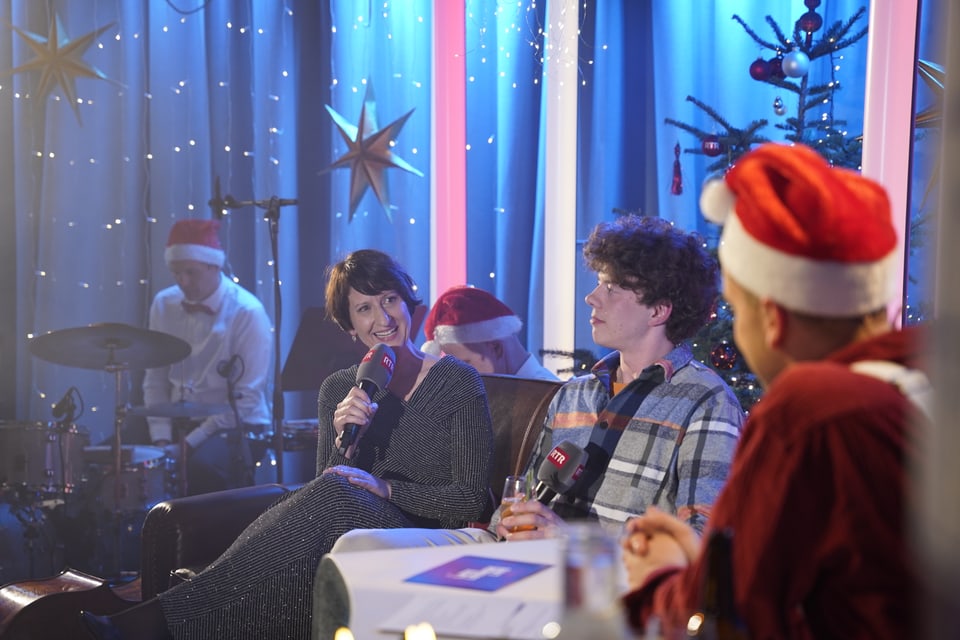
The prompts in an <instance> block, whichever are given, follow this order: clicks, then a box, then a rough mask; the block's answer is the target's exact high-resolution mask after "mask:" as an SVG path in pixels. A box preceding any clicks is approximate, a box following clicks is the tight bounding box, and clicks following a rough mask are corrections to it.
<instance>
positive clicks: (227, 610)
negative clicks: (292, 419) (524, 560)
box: [158, 357, 493, 639]
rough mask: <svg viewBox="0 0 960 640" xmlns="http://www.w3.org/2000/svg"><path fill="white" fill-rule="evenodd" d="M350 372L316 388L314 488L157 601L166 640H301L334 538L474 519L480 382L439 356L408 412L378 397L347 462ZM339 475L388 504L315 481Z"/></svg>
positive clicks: (481, 427)
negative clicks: (381, 487)
mask: <svg viewBox="0 0 960 640" xmlns="http://www.w3.org/2000/svg"><path fill="white" fill-rule="evenodd" d="M356 369H357V368H356V367H352V368H350V369H344V370H342V371H338V372H337V373H334V374H332V375H331V376H330V377H329V378H327V379H326V380H325V381H324V382H323V384H322V385H321V387H320V394H319V400H318V414H319V432H320V435H319V441H318V449H317V452H318V453H317V469H318V475H317V477H316V478H315V479H314V480H312V481H311V482H309V483H307V484H305V485H304V486H303V487H301V488H300V489H298V490H296V491H293V492H291V493H289V494H287V495H285V496H284V497H283V498H281V499H280V500H278V502H277V503H276V504H274V505H273V506H272V507H271V508H270V509H268V510H267V511H266V512H264V513H263V514H262V515H261V516H260V517H259V518H257V519H256V520H255V521H254V522H253V523H252V524H251V525H250V526H249V527H247V529H246V530H245V531H244V532H243V533H242V534H241V535H240V536H239V537H238V538H237V539H236V541H234V543H233V544H232V545H231V546H230V548H229V549H227V551H225V552H224V553H223V555H221V556H220V557H219V558H218V559H217V560H216V561H215V562H214V563H213V564H211V565H210V566H209V567H208V568H207V569H206V570H204V571H203V572H201V573H200V574H199V575H197V576H196V577H195V578H193V579H192V580H190V581H189V582H186V583H183V584H181V585H178V586H176V587H173V588H172V589H170V590H168V591H166V592H164V593H162V594H160V595H159V596H158V597H159V599H160V602H161V606H162V608H163V613H164V616H165V617H166V619H167V626H168V628H169V629H170V632H171V633H172V634H173V635H174V637H176V638H178V639H180V638H196V639H200V638H203V639H207V638H233V639H241V638H257V639H260V638H271V639H278V638H291V639H293V638H304V639H307V638H309V637H310V617H311V600H312V597H313V577H314V573H315V572H316V569H317V564H318V563H319V561H320V558H321V557H322V556H323V554H325V553H326V552H327V551H329V550H330V547H331V546H333V543H334V542H335V541H336V539H337V538H338V537H339V536H341V535H343V534H344V533H345V532H347V531H349V530H351V529H358V528H396V527H437V528H456V527H460V526H464V524H465V523H466V522H468V521H471V520H476V519H479V518H480V517H481V516H482V513H483V510H484V508H485V506H486V500H487V496H488V491H487V485H488V479H489V473H490V465H491V455H492V451H493V431H492V427H491V424H490V412H489V409H488V407H487V402H486V394H485V392H484V387H483V382H482V381H481V379H480V376H479V375H478V374H477V373H476V371H474V370H473V369H472V368H470V367H468V366H466V365H464V364H462V363H461V362H459V361H458V360H456V359H454V358H451V357H445V358H443V359H441V360H440V361H439V362H437V363H436V364H434V365H433V367H431V368H430V370H429V371H428V372H427V375H426V376H425V377H424V379H423V380H422V381H421V382H420V385H419V386H418V387H417V388H416V389H415V390H414V392H413V395H412V396H411V397H410V400H409V401H404V400H401V399H399V398H397V397H395V396H393V395H392V394H390V393H387V392H385V391H383V390H381V391H379V392H378V393H377V394H376V395H375V396H374V398H373V400H374V401H375V402H377V403H378V404H379V409H378V411H377V413H376V415H375V416H374V419H373V422H372V423H371V425H370V427H369V429H368V430H367V432H366V434H365V435H364V437H363V439H362V440H361V441H360V450H359V453H358V455H357V456H356V457H355V458H354V459H353V460H347V459H346V458H344V457H343V456H341V455H340V454H339V453H338V452H337V450H336V445H335V444H334V437H335V435H336V434H335V431H334V428H333V412H334V409H335V408H336V405H337V403H339V402H340V401H341V400H342V399H343V398H344V397H345V396H346V395H347V393H348V392H349V390H350V387H351V386H353V384H354V382H355V379H356ZM340 464H348V465H353V466H356V467H358V468H361V469H365V470H367V471H369V472H370V473H371V474H373V475H374V476H377V477H379V478H382V479H384V480H388V481H390V485H391V498H390V500H385V499H383V498H380V497H378V496H376V495H374V494H372V493H370V492H368V491H366V490H365V489H362V488H358V487H355V486H353V485H350V484H349V483H348V482H347V481H346V479H345V478H342V477H341V476H337V475H333V474H329V475H326V476H321V475H319V472H320V471H322V470H323V469H326V468H328V467H331V466H335V465H340Z"/></svg>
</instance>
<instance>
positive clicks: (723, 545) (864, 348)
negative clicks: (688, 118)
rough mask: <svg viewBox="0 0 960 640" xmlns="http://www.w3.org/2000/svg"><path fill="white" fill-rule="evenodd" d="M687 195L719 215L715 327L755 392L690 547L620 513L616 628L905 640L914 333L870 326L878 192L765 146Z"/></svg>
mask: <svg viewBox="0 0 960 640" xmlns="http://www.w3.org/2000/svg"><path fill="white" fill-rule="evenodd" d="M700 203H701V208H702V209H703V211H704V213H705V215H706V216H707V217H708V218H709V219H711V220H713V221H715V222H718V223H721V224H723V225H724V227H723V235H722V237H721V239H720V248H719V257H720V263H721V267H722V270H723V281H724V284H723V286H724V296H725V297H726V299H727V301H728V302H729V303H730V306H731V307H732V309H733V317H734V320H733V335H734V339H735V340H736V342H737V346H738V347H739V349H740V351H741V353H742V354H743V356H744V358H746V361H747V363H748V364H749V365H750V367H751V369H753V371H754V373H755V374H756V375H757V377H758V378H759V379H760V381H761V382H762V383H763V385H764V387H765V394H764V397H763V399H762V400H761V401H760V403H759V404H758V405H757V406H756V407H755V408H754V410H753V411H752V412H751V414H750V416H749V418H748V420H747V423H746V425H745V426H744V430H743V438H742V439H741V442H740V446H739V448H738V450H737V454H736V457H735V458H734V461H733V469H732V470H731V473H730V478H729V480H728V482H727V485H726V487H725V488H724V490H723V491H722V493H721V494H720V497H719V498H718V499H717V502H716V504H715V505H714V508H713V514H712V515H711V518H710V521H709V525H708V531H707V532H706V533H705V539H706V540H707V543H706V544H705V545H701V541H700V538H699V536H698V535H696V534H695V533H694V532H693V531H692V530H691V529H690V528H689V527H687V526H686V525H685V524H684V523H682V522H680V521H679V520H677V519H676V518H674V517H672V516H669V515H667V514H665V513H663V512H658V511H655V510H652V509H651V510H648V511H647V513H646V514H644V515H643V516H641V517H639V518H636V519H633V520H631V521H630V522H629V523H628V525H627V531H628V534H629V535H628V537H627V538H625V540H624V560H625V564H626V567H627V571H628V574H629V576H630V583H631V585H632V586H633V587H634V588H635V591H633V592H632V593H631V594H630V595H628V596H627V598H626V603H627V605H628V608H629V611H630V616H631V620H632V621H633V622H634V624H635V625H636V626H637V627H643V626H644V625H648V623H649V621H650V620H651V619H653V618H658V619H659V624H660V625H661V628H662V627H663V625H666V626H667V627H669V628H668V629H667V630H666V634H665V635H666V636H667V637H674V636H673V635H670V634H671V633H672V632H678V633H683V632H685V631H686V630H687V627H688V623H690V622H693V623H696V624H698V625H700V624H705V625H716V626H718V627H723V628H724V629H725V630H726V631H727V632H729V633H731V634H740V635H728V636H725V637H731V638H732V637H747V636H749V637H751V638H890V639H891V640H892V639H894V638H912V637H917V633H919V627H918V626H917V622H918V621H917V618H916V615H915V614H916V604H917V603H916V601H915V599H916V598H917V597H918V596H917V594H918V580H917V575H916V571H917V563H916V562H915V561H914V560H913V559H911V554H910V552H909V544H908V534H909V532H908V530H907V521H908V518H907V516H908V514H907V511H908V502H907V500H908V497H907V482H908V469H909V467H910V465H911V464H912V463H914V462H916V460H915V459H914V458H913V456H914V454H915V450H914V444H913V442H914V435H915V434H914V433H913V431H914V429H913V427H914V426H915V425H916V424H923V422H920V423H916V422H915V418H920V419H921V420H922V421H923V420H925V418H924V417H923V415H924V414H925V411H926V407H927V406H928V403H929V397H930V393H931V390H930V385H929V382H928V381H927V378H926V376H925V374H924V373H922V372H921V371H920V370H919V369H918V367H919V366H920V364H919V362H918V360H919V355H920V354H919V347H920V345H921V343H922V341H921V339H920V336H918V334H917V333H916V329H913V330H911V329H907V330H903V331H897V330H894V329H892V328H891V326H890V324H889V322H888V320H887V317H888V314H887V306H888V304H889V303H890V302H891V301H892V293H893V291H894V288H893V287H892V285H894V284H895V280H894V277H895V276H896V266H897V260H898V253H899V252H898V240H897V233H896V230H895V229H894V226H893V222H892V219H891V213H890V203H889V200H888V198H887V194H886V192H885V191H884V189H883V188H882V187H881V186H880V185H879V184H877V183H876V182H874V181H872V180H869V179H867V178H864V177H863V176H861V175H859V174H858V173H855V172H853V171H849V170H845V169H837V168H832V167H830V166H829V165H828V164H827V162H826V161H825V160H824V159H823V158H822V157H821V156H819V155H818V154H817V153H816V152H814V151H813V150H812V149H810V148H807V147H804V146H801V145H796V146H787V145H780V144H767V145H763V146H761V147H758V148H757V149H755V150H753V151H752V152H750V153H747V154H746V155H744V156H743V157H742V158H740V160H739V161H738V162H737V163H736V164H735V165H734V166H733V168H731V169H730V170H729V171H728V172H727V174H726V176H725V179H724V180H722V181H715V182H713V183H709V184H708V185H707V186H706V187H705V188H704V191H703V195H702V197H701V201H700ZM704 594H713V595H712V597H710V601H709V602H707V601H705V598H704ZM724 603H726V606H724ZM692 614H693V617H691V615H692ZM744 633H746V635H742V634H744ZM717 637H720V636H717Z"/></svg>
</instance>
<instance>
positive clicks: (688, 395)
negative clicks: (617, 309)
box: [527, 344, 744, 533]
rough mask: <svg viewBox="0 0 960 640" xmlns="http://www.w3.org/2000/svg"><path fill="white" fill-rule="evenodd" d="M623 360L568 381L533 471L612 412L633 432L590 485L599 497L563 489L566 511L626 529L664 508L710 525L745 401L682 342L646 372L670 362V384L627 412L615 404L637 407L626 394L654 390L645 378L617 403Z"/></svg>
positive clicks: (614, 356) (665, 368) (610, 419)
mask: <svg viewBox="0 0 960 640" xmlns="http://www.w3.org/2000/svg"><path fill="white" fill-rule="evenodd" d="M619 364H620V354H619V353H618V352H614V353H611V354H610V355H608V356H606V357H605V358H603V359H602V360H601V361H600V362H598V363H597V365H596V366H594V368H593V370H592V371H591V373H589V374H586V375H583V376H580V377H577V378H574V379H573V380H571V381H569V382H567V383H566V384H564V385H563V387H561V388H560V391H558V392H557V395H556V396H554V398H553V401H552V402H551V403H550V408H549V410H548V412H547V417H546V421H545V424H544V428H543V431H542V432H541V434H540V439H539V441H538V442H537V446H536V448H535V449H534V453H533V457H532V458H531V460H530V463H529V465H528V467H527V469H528V471H529V470H530V469H532V470H533V472H534V473H536V470H537V469H539V468H540V464H541V463H542V461H543V459H544V458H545V457H546V455H547V454H548V453H549V452H550V450H551V449H552V448H553V446H554V445H555V444H558V443H560V442H574V443H576V444H577V445H579V446H581V447H586V446H587V444H588V443H589V442H590V436H591V433H592V432H593V429H594V425H595V424H596V423H597V421H598V420H600V419H601V418H602V419H603V420H604V421H606V422H607V423H608V424H614V423H616V424H618V428H620V427H622V429H623V432H622V435H621V436H620V439H619V440H618V441H617V443H616V448H615V449H614V451H613V455H612V457H611V459H610V463H609V465H608V466H607V469H606V472H605V473H604V474H603V475H602V476H601V477H600V478H599V480H597V481H596V482H595V483H594V485H593V486H591V487H590V490H589V492H588V493H589V495H591V496H593V498H592V499H589V498H569V497H566V496H557V497H556V498H555V499H554V502H553V503H552V506H554V508H555V509H556V510H557V511H558V512H562V513H563V515H564V516H567V515H568V514H569V513H570V512H571V510H572V511H574V512H577V513H579V515H580V516H581V517H585V518H589V519H599V520H600V522H601V523H602V524H603V525H604V527H605V528H607V529H608V530H610V531H611V532H613V533H619V532H620V530H621V527H622V525H623V523H624V522H625V521H626V520H627V519H628V518H630V517H631V516H635V515H639V514H641V513H643V512H644V511H645V510H646V508H647V507H648V506H650V505H655V506H656V507H658V508H659V509H662V510H663V511H666V512H668V513H673V514H676V515H677V516H678V517H679V518H680V519H681V520H684V521H686V522H687V523H688V524H690V525H691V526H692V527H694V528H695V529H697V530H698V531H702V530H703V527H704V525H705V524H706V519H707V517H708V516H709V514H710V509H711V506H712V505H713V502H714V501H715V500H716V498H717V495H718V494H719V493H720V489H721V488H722V487H723V484H724V482H726V479H727V474H728V473H729V470H730V461H731V460H732V459H733V453H734V449H735V448H736V445H737V441H738V438H739V436H740V427H741V425H742V423H743V420H744V415H743V411H742V410H741V408H740V403H739V402H738V401H737V398H736V396H735V395H734V394H733V391H731V389H730V387H728V386H727V385H726V383H725V382H724V381H723V380H722V379H721V378H720V376H718V375H717V374H716V373H715V372H714V371H712V370H711V369H709V368H708V367H706V366H705V365H704V364H702V363H701V362H699V361H697V360H694V359H693V355H692V353H691V351H690V348H689V347H688V346H687V345H685V344H682V345H679V346H677V347H676V348H675V349H673V351H671V352H670V353H669V354H667V356H666V357H665V358H664V359H663V360H660V361H657V362H656V363H654V364H653V365H651V367H648V369H647V370H645V371H646V372H648V373H658V374H659V372H653V371H651V368H653V367H660V368H661V369H662V375H663V378H664V381H663V382H662V383H661V384H658V385H656V386H654V387H653V389H651V390H650V391H649V393H647V395H646V397H644V398H643V399H642V401H641V402H640V405H639V407H638V408H637V409H636V411H634V412H633V413H632V415H619V414H617V413H616V410H615V407H617V406H623V405H627V406H629V405H630V404H632V403H630V402H620V400H627V398H623V397H621V396H622V394H636V393H638V392H639V393H643V389H644V385H643V383H642V380H641V379H638V380H635V381H634V382H632V383H630V384H628V385H627V386H626V387H625V388H624V389H623V390H622V391H621V392H620V394H619V395H618V396H617V398H616V400H617V401H616V402H611V400H612V397H611V387H610V380H611V375H612V373H613V372H614V371H615V370H616V368H617V367H618V366H619ZM643 377H644V376H642V375H641V377H640V378H643ZM638 390H639V391H638ZM608 405H610V406H609V408H608ZM577 493H578V494H582V493H584V492H582V491H578V492H577ZM558 501H559V502H562V503H564V504H560V505H558V504H557V503H558Z"/></svg>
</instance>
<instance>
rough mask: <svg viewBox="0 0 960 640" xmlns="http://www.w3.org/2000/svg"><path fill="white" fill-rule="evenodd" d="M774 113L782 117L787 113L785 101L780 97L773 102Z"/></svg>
mask: <svg viewBox="0 0 960 640" xmlns="http://www.w3.org/2000/svg"><path fill="white" fill-rule="evenodd" d="M773 112H774V113H775V114H777V115H778V116H782V115H783V114H785V113H786V112H787V108H786V107H785V106H783V100H782V99H781V98H780V96H777V97H776V98H775V99H774V101H773Z"/></svg>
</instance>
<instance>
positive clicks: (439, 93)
mask: <svg viewBox="0 0 960 640" xmlns="http://www.w3.org/2000/svg"><path fill="white" fill-rule="evenodd" d="M464 5H465V3H464V2H463V0H434V3H433V73H432V78H431V96H432V100H431V118H430V121H431V130H430V150H431V153H430V157H431V159H432V160H431V163H430V165H431V166H430V295H431V302H432V301H433V300H435V299H436V298H437V296H438V295H439V294H440V293H442V292H443V291H444V290H445V289H447V288H448V287H450V286H452V285H456V284H465V283H466V282H467V158H466V145H467V134H466V131H467V108H466V94H467V85H466V75H467V74H466V60H465V58H464V52H465V51H466V43H465V41H466V31H465V29H466V27H465V9H464Z"/></svg>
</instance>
